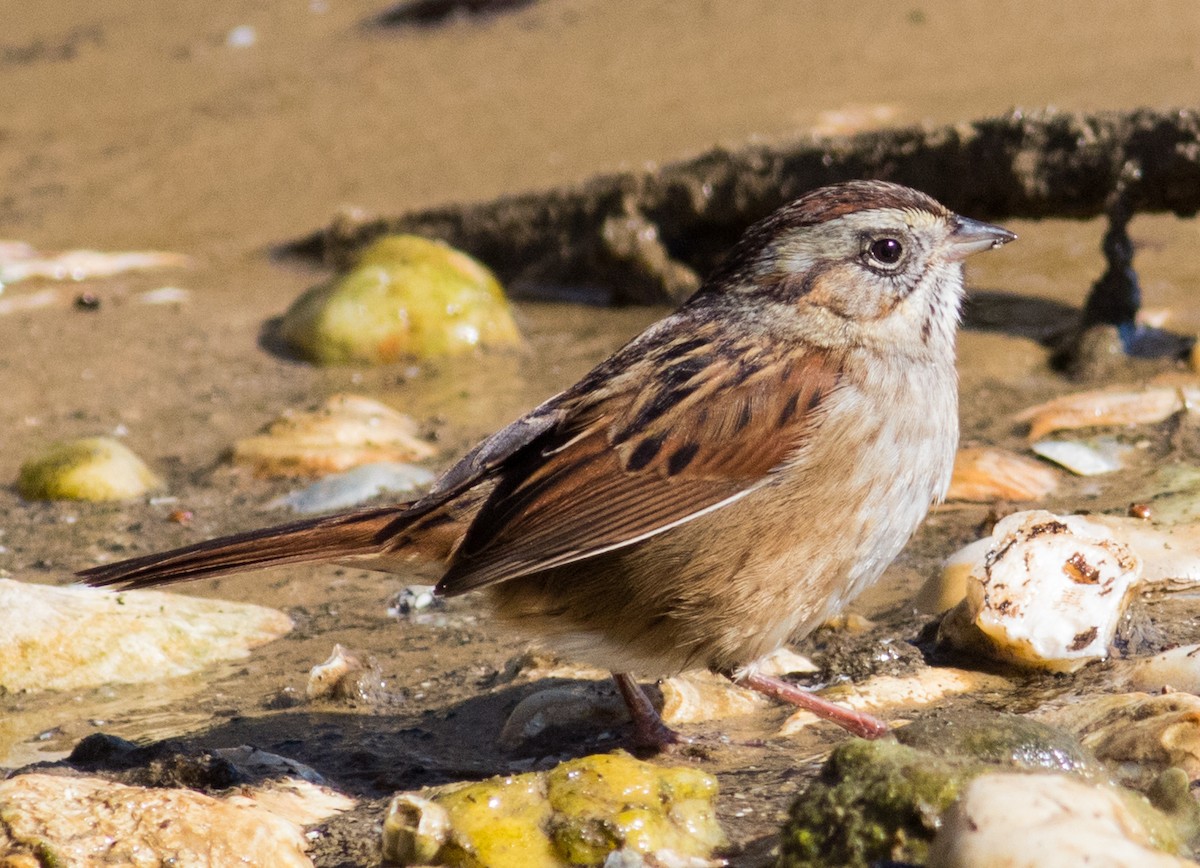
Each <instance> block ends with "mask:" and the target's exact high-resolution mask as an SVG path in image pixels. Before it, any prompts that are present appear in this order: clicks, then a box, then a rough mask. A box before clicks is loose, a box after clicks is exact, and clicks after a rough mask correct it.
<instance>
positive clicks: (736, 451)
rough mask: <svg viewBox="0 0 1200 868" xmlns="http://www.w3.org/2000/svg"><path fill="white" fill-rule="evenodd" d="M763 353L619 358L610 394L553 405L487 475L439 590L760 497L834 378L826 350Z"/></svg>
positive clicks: (592, 392) (701, 349)
mask: <svg viewBox="0 0 1200 868" xmlns="http://www.w3.org/2000/svg"><path fill="white" fill-rule="evenodd" d="M769 345H770V344H769V342H764V343H763V344H759V343H757V342H755V341H754V340H750V339H748V340H746V341H743V342H741V343H737V342H729V341H726V342H717V343H714V342H711V341H706V340H703V339H701V338H698V339H696V340H694V341H688V342H684V343H681V344H674V345H672V344H664V345H663V346H662V347H660V348H659V349H660V350H661V352H659V354H658V357H657V358H653V357H652V356H653V353H649V354H646V355H643V356H642V357H640V358H635V359H633V360H632V363H633V366H634V369H631V370H628V371H621V370H620V356H617V357H615V361H614V364H613V365H612V366H610V371H609V374H610V380H609V381H608V382H601V383H596V382H593V383H591V384H587V388H577V389H576V390H573V391H572V393H567V394H565V395H564V396H560V402H559V404H558V405H557V407H558V409H557V412H558V413H560V414H561V417H562V418H561V420H560V421H559V422H558V423H557V424H556V425H555V426H554V428H553V429H552V430H547V431H543V432H541V434H540V436H538V437H537V438H534V439H532V440H526V445H525V446H523V447H522V448H520V449H517V450H510V451H509V452H508V453H507V454H506V456H505V458H504V460H503V462H502V464H501V465H500V466H499V467H498V468H497V469H496V470H495V477H494V478H495V479H496V484H495V487H494V488H493V489H492V490H491V492H490V494H489V495H488V497H487V499H486V500H485V501H484V502H483V504H482V505H481V507H480V508H479V511H478V513H477V514H476V516H475V518H474V520H473V521H472V522H471V524H470V527H469V528H468V530H467V532H466V535H465V537H464V539H463V541H462V543H461V545H459V546H458V548H457V550H456V551H455V553H454V556H453V558H452V559H451V561H450V566H449V569H448V571H447V572H446V574H445V576H444V577H443V578H442V580H441V582H440V583H439V585H438V589H439V591H440V592H441V593H444V594H449V595H452V594H459V593H464V592H466V591H469V590H472V589H474V588H479V587H482V586H485V585H489V584H493V583H495V582H501V581H505V580H507V579H512V578H516V577H518V576H522V575H527V574H529V573H532V572H535V571H538V570H543V569H548V568H550V567H555V566H561V565H563V564H568V563H571V562H573V561H579V560H582V559H584V558H588V557H592V556H594V555H598V554H601V553H603V552H606V551H611V550H613V549H617V548H621V547H623V546H627V545H630V544H632V543H635V542H638V541H640V540H643V539H646V538H648V537H650V536H653V535H655V534H657V533H661V532H662V531H665V530H668V529H670V528H672V527H676V526H678V525H680V524H683V523H684V522H687V521H690V520H691V519H694V518H696V517H698V516H700V515H704V514H705V513H708V512H710V511H712V510H714V509H719V508H720V507H722V506H725V505H726V504H729V503H732V502H734V501H736V500H738V499H739V498H741V497H742V496H744V495H746V494H748V493H749V492H751V491H753V490H754V489H755V488H757V487H759V486H760V485H762V484H763V483H764V482H766V481H767V480H768V479H769V478H770V475H771V472H772V471H773V470H774V469H776V468H777V467H779V466H780V464H781V463H782V462H783V461H784V460H785V458H787V456H788V455H789V454H791V453H792V452H793V451H794V450H795V449H797V448H798V447H799V446H800V445H801V444H802V443H803V441H804V439H805V436H806V434H807V433H808V432H809V431H810V430H811V429H812V426H813V424H814V423H815V422H816V421H817V420H818V419H819V418H820V416H821V405H822V402H823V401H824V400H825V398H826V397H827V396H828V395H829V393H830V392H831V391H832V390H833V389H834V388H835V387H836V386H837V382H838V376H839V373H838V366H837V364H836V362H835V361H834V360H833V359H832V358H831V357H830V356H829V355H828V354H827V353H826V352H824V351H818V350H810V351H807V352H804V351H801V350H798V349H797V348H795V347H790V348H787V349H786V350H777V351H775V352H772V351H771V350H770V349H769V348H768V347H769ZM637 366H645V367H643V369H642V372H639V371H638V370H637V369H636V367H637ZM651 371H652V372H654V373H653V374H652V375H647V373H646V372H651ZM586 382H587V381H585V384H586ZM581 385H583V384H581Z"/></svg>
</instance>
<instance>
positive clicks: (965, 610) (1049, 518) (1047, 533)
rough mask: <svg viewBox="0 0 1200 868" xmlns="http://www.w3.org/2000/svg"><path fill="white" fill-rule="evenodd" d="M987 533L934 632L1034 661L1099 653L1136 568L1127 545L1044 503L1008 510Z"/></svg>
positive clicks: (1064, 666)
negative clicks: (955, 601) (959, 597)
mask: <svg viewBox="0 0 1200 868" xmlns="http://www.w3.org/2000/svg"><path fill="white" fill-rule="evenodd" d="M991 539H992V543H991V546H990V547H989V549H988V552H987V554H986V555H985V556H984V557H983V558H982V559H981V560H980V561H978V562H977V563H976V564H975V565H974V567H973V568H972V569H971V572H970V574H969V576H968V578H967V596H966V599H964V600H963V601H962V603H960V604H959V605H958V607H957V608H955V609H954V610H953V611H952V612H951V613H950V614H949V615H947V616H946V619H945V620H944V621H943V622H942V627H941V638H942V639H944V640H946V641H948V642H949V643H950V644H951V645H955V646H957V647H960V648H966V649H971V650H980V648H982V649H983V650H986V651H987V652H988V653H991V654H992V655H993V656H995V657H997V658H999V659H1002V660H1006V661H1008V662H1011V663H1016V664H1019V665H1023V666H1031V667H1036V668H1046V669H1055V670H1067V671H1069V670H1073V669H1076V668H1078V667H1079V666H1082V665H1083V664H1084V663H1086V662H1088V661H1089V660H1094V659H1098V658H1102V657H1104V656H1105V655H1106V654H1107V653H1108V646H1109V643H1110V642H1111V641H1112V639H1113V635H1114V634H1115V632H1116V628H1117V622H1118V620H1119V619H1120V617H1121V613H1122V612H1123V611H1124V607H1125V603H1126V600H1127V598H1128V595H1129V592H1130V590H1131V588H1132V587H1133V586H1134V585H1135V584H1136V583H1137V582H1138V580H1139V579H1140V578H1141V574H1142V562H1141V559H1140V558H1139V557H1138V556H1137V555H1136V554H1135V553H1134V552H1133V551H1132V550H1131V549H1130V547H1129V546H1127V545H1125V544H1124V543H1122V542H1120V541H1119V540H1118V539H1117V538H1116V536H1115V535H1114V534H1113V533H1112V531H1110V530H1109V529H1108V528H1107V527H1105V526H1104V525H1101V524H1098V523H1096V522H1092V521H1089V520H1087V519H1085V518H1082V517H1080V516H1075V515H1068V516H1059V515H1054V514H1053V513H1050V512H1046V511H1044V510H1031V511H1029V512H1019V513H1014V514H1013V515H1010V516H1008V517H1007V518H1005V519H1003V520H1002V521H1000V522H999V523H997V525H996V527H995V530H994V531H993V532H992V537H991ZM981 636H982V638H983V642H982V643H981V642H980V641H979V640H980V637H981Z"/></svg>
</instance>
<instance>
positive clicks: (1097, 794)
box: [926, 773, 1196, 868]
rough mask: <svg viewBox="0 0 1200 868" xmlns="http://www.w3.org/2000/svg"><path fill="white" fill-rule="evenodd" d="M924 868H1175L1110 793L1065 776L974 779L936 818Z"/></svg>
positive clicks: (1177, 865) (1172, 860)
mask: <svg viewBox="0 0 1200 868" xmlns="http://www.w3.org/2000/svg"><path fill="white" fill-rule="evenodd" d="M926 864H927V865H928V866H929V868H1075V866H1078V865H1088V866H1091V868H1125V866H1133V865H1136V866H1139V868H1182V866H1185V865H1195V864H1196V863H1194V862H1188V861H1185V860H1183V859H1180V858H1178V857H1176V856H1172V855H1170V854H1167V853H1164V852H1162V851H1161V850H1157V849H1155V847H1154V842H1153V836H1152V835H1151V833H1150V832H1149V831H1148V830H1147V829H1146V828H1145V827H1144V826H1143V825H1142V823H1141V821H1140V820H1139V819H1138V817H1137V815H1136V814H1135V813H1134V812H1133V811H1132V810H1130V808H1129V806H1128V804H1127V803H1126V801H1125V800H1124V799H1123V798H1121V796H1120V795H1118V791H1117V789H1116V788H1114V787H1107V786H1103V785H1099V784H1092V783H1088V782H1085V781H1081V780H1079V779H1078V778H1073V777H1069V776H1067V775H1031V774H1011V773H1001V774H988V775H982V776H981V777H978V778H976V779H975V780H973V781H972V782H971V783H970V784H968V785H967V788H966V789H965V790H964V791H963V793H962V795H961V796H959V799H958V801H957V802H955V803H954V805H952V806H951V808H950V810H949V811H947V812H946V814H945V816H944V817H943V818H942V827H941V829H940V830H939V831H938V833H937V837H935V838H934V840H933V844H932V846H931V847H930V850H929V858H928V860H927V862H926Z"/></svg>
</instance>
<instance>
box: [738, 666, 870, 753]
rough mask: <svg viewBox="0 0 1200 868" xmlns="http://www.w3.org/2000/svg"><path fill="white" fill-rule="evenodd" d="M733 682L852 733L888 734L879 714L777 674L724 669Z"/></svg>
mask: <svg viewBox="0 0 1200 868" xmlns="http://www.w3.org/2000/svg"><path fill="white" fill-rule="evenodd" d="M725 675H726V677H727V678H729V679H730V680H731V681H733V682H734V683H735V684H740V685H741V686H743V687H749V688H750V689H751V690H757V691H758V692H759V693H762V694H764V695H766V696H770V697H771V698H772V699H778V700H779V701H780V702H786V703H788V704H789V705H795V706H797V707H799V708H804V709H807V710H808V711H811V712H812V713H813V714H815V715H816V716H817V717H819V718H821V719H822V720H828V721H829V722H830V723H836V724H837V725H838V726H840V727H841V728H842V729H844V730H846V731H847V732H849V733H850V734H851V735H857V736H859V737H860V738H872V739H874V738H879V737H880V736H884V735H887V733H888V725H887V724H886V723H884V722H883V721H882V720H880V719H879V718H877V717H875V716H873V715H870V714H867V713H865V712H862V711H853V710H851V709H849V708H846V707H844V706H841V705H837V704H836V703H833V702H830V701H829V700H827V699H822V698H821V697H819V696H816V695H814V694H812V693H810V692H809V691H807V690H805V689H804V688H802V687H798V686H797V685H795V684H791V683H789V682H787V681H784V680H782V679H780V678H773V677H772V676H770V675H763V674H762V673H759V672H740V673H728V672H727V673H725Z"/></svg>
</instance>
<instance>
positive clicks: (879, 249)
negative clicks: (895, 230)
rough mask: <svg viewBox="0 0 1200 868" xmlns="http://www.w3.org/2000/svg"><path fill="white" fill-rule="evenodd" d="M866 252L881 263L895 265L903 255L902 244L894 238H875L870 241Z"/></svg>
mask: <svg viewBox="0 0 1200 868" xmlns="http://www.w3.org/2000/svg"><path fill="white" fill-rule="evenodd" d="M867 252H868V253H870V254H871V258H872V259H874V260H875V261H876V262H878V263H880V264H882V265H895V264H896V263H897V262H899V261H900V257H901V256H903V255H904V245H903V244H901V243H900V242H899V241H897V240H896V239H895V238H877V239H875V240H874V241H872V242H871V246H870V247H868V248H867Z"/></svg>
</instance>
